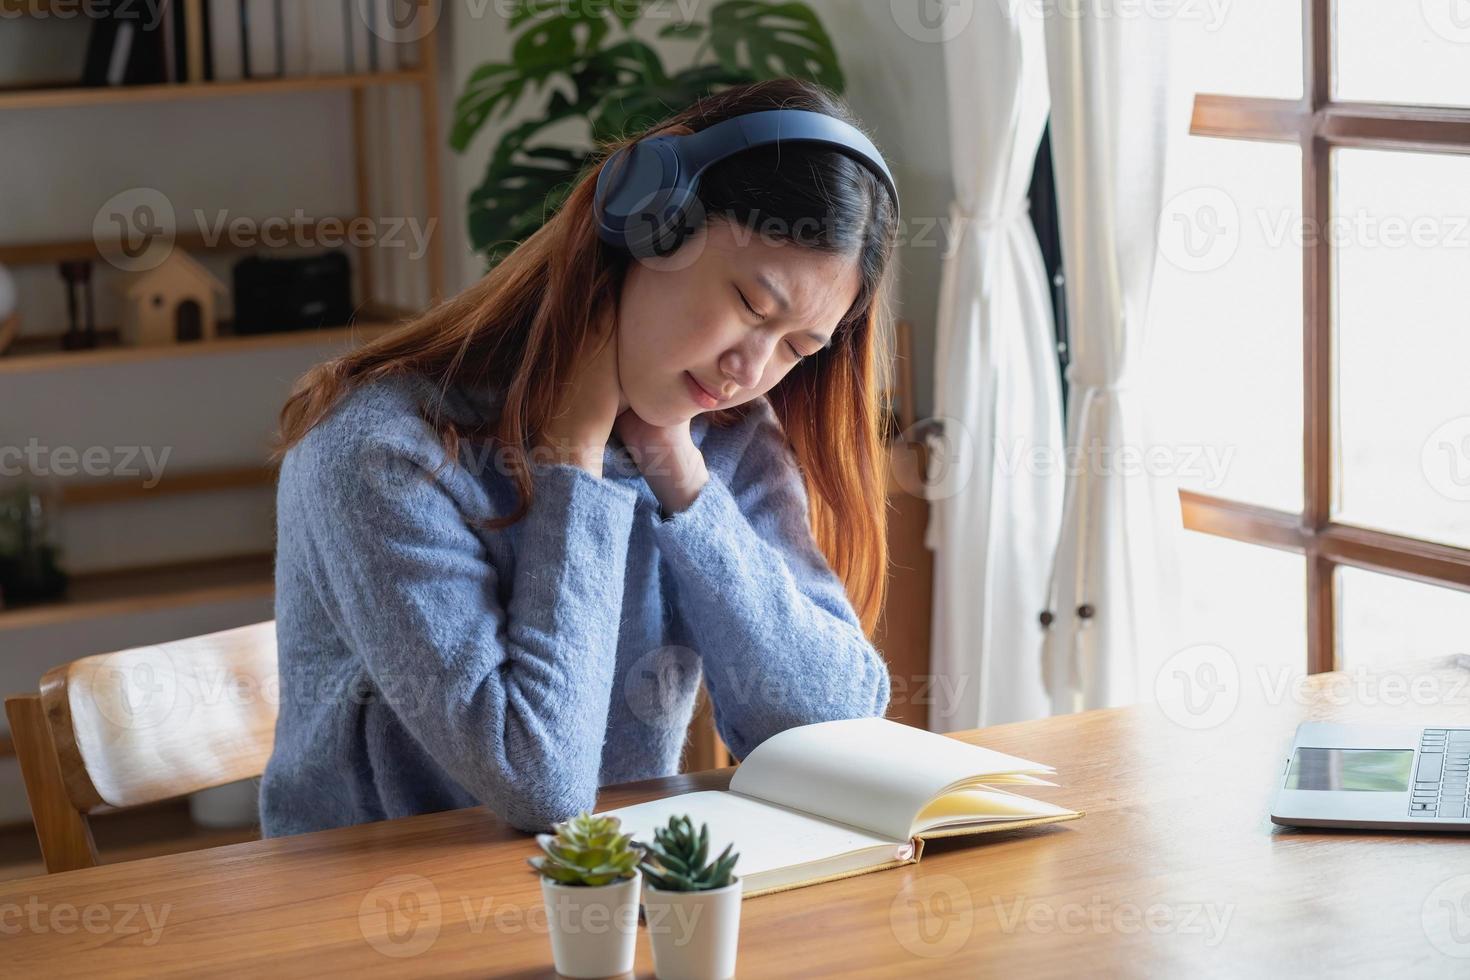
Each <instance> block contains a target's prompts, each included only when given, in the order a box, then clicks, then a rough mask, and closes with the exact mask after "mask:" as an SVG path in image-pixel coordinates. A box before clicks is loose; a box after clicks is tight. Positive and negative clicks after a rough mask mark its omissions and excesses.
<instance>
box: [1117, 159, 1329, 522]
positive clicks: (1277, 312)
mask: <svg viewBox="0 0 1470 980" xmlns="http://www.w3.org/2000/svg"><path fill="white" fill-rule="evenodd" d="M1168 185H1169V186H1167V187H1166V188H1165V191H1164V200H1165V202H1166V203H1165V206H1164V215H1163V221H1162V223H1161V225H1160V228H1159V234H1160V240H1159V249H1160V253H1161V256H1160V260H1159V262H1158V264H1157V267H1156V269H1155V272H1154V291H1153V296H1152V299H1151V303H1150V307H1149V339H1148V346H1147V357H1146V362H1147V390H1146V391H1145V398H1146V400H1147V401H1148V403H1149V411H1148V419H1149V425H1150V427H1151V438H1152V441H1153V442H1154V443H1155V444H1160V443H1161V444H1163V445H1164V447H1165V448H1166V449H1167V450H1168V451H1169V452H1170V453H1171V454H1172V456H1171V458H1172V459H1174V460H1175V461H1176V463H1177V475H1178V478H1179V484H1180V486H1181V487H1184V488H1186V489H1192V490H1199V491H1201V492H1203V493H1210V494H1215V495H1217V496H1222V497H1227V498H1230V499H1234V500H1242V501H1245V502H1248V503H1255V504H1263V505H1266V506H1269V507H1276V508H1280V509H1282V510H1287V511H1292V512H1297V511H1300V510H1301V506H1302V404H1301V403H1302V352H1301V347H1302V339H1301V338H1302V269H1301V266H1302V255H1301V239H1300V236H1299V234H1298V233H1299V230H1300V227H1301V151H1300V150H1299V149H1298V148H1297V147H1296V145H1294V144H1289V145H1288V144H1277V143H1256V142H1248V141H1244V140H1223V139H1207V138H1203V137H1197V136H1191V137H1186V138H1185V139H1183V140H1180V141H1179V143H1178V145H1177V146H1176V147H1175V148H1174V155H1173V157H1172V160H1171V164H1170V170H1169V177H1168Z"/></svg>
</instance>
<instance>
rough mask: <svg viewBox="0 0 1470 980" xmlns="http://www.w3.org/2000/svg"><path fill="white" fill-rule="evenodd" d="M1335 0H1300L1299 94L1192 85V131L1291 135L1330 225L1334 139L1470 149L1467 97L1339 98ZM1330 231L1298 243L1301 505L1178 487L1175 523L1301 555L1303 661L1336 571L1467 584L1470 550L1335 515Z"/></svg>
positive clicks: (1307, 218)
mask: <svg viewBox="0 0 1470 980" xmlns="http://www.w3.org/2000/svg"><path fill="white" fill-rule="evenodd" d="M1335 13H1336V9H1335V3H1334V2H1333V0H1303V3H1302V44H1303V51H1302V74H1303V78H1302V97H1301V98H1300V99H1296V100H1291V99H1269V98H1245V97H1237V96H1226V95H1209V94H1200V95H1196V96H1195V99H1194V113H1193V119H1192V120H1191V123H1190V127H1189V132H1190V134H1191V135H1194V136H1215V137H1222V138H1226V139H1244V140H1260V141H1268V142H1278V143H1296V144H1297V145H1298V146H1300V147H1301V151H1302V220H1303V222H1304V223H1305V227H1307V228H1322V227H1326V226H1327V220H1328V218H1329V217H1330V215H1331V207H1332V200H1331V186H1332V170H1331V162H1332V150H1333V149H1334V148H1336V147H1340V146H1346V147H1356V148H1365V147H1366V148H1370V149H1379V150H1400V151H1406V150H1407V151H1416V152H1426V153H1460V154H1470V108H1460V107H1440V106H1420V105H1393V104H1384V103H1368V102H1339V101H1335V100H1334V99H1333V95H1332V68H1333V53H1334V41H1335V38H1334V24H1335ZM1329 238H1330V236H1325V235H1308V236H1305V240H1304V242H1303V247H1302V313H1303V320H1302V325H1303V329H1302V367H1303V371H1304V378H1303V386H1302V394H1303V415H1302V421H1303V433H1302V435H1303V439H1302V452H1303V467H1302V472H1303V477H1304V487H1303V497H1302V501H1303V508H1302V512H1301V513H1299V514H1293V513H1290V512H1287V511H1279V510H1274V509H1271V508H1267V507H1259V506H1254V505H1250V504H1243V503H1240V502H1237V501H1232V500H1226V499H1224V498H1221V497H1215V496H1211V495H1208V494H1202V493H1196V492H1193V491H1187V490H1181V491H1180V493H1179V501H1180V506H1181V508H1182V511H1183V518H1184V526H1185V527H1186V528H1188V529H1189V530H1192V531H1201V532H1204V533H1206V534H1215V535H1219V536H1222V537H1226V538H1232V539H1234V540H1236V541H1243V542H1246V543H1249V544H1260V545H1266V546H1269V547H1274V548H1280V549H1284V550H1287V551H1292V552H1296V553H1298V554H1301V555H1304V556H1305V557H1306V586H1307V670H1308V671H1309V672H1310V673H1319V672H1321V671H1325V670H1332V669H1334V668H1335V667H1336V666H1337V635H1336V633H1337V610H1338V599H1337V591H1336V574H1335V573H1336V570H1337V567H1338V566H1339V565H1345V566H1350V567H1353V568H1362V569H1368V570H1370V571H1375V572H1381V573H1385V574H1389V575H1396V576H1399V577H1402V578H1409V579H1414V580H1417V581H1420V582H1424V583H1428V584H1432V585H1439V586H1448V587H1451V588H1455V589H1460V590H1463V591H1470V549H1465V548H1457V547H1452V546H1449V545H1444V544H1438V543H1434V542H1429V541H1423V540H1420V539H1417V538H1413V537H1409V536H1406V535H1399V534H1392V533H1389V532H1386V531H1379V530H1372V529H1369V528H1363V527H1356V526H1353V525H1349V524H1340V523H1337V522H1335V521H1333V520H1332V479H1333V468H1332V458H1333V444H1332V440H1333V437H1334V434H1333V431H1332V411H1331V409H1332V398H1333V388H1332V386H1333V377H1332V364H1333V357H1332V353H1333V351H1332V335H1333V302H1332V301H1333V282H1332V263H1333V251H1332V246H1331V243H1330V241H1329Z"/></svg>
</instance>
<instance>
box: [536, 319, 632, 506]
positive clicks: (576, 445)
mask: <svg viewBox="0 0 1470 980" xmlns="http://www.w3.org/2000/svg"><path fill="white" fill-rule="evenodd" d="M590 344H591V345H592V347H593V350H592V353H591V356H589V357H588V358H586V359H585V360H584V361H582V362H581V363H580V364H578V365H577V367H576V368H575V369H574V370H573V371H572V377H571V378H570V380H569V381H568V382H567V383H566V384H565V385H564V387H563V389H562V393H561V397H560V398H559V399H558V401H557V406H556V410H555V413H554V415H553V417H552V418H551V419H549V420H548V421H547V423H546V425H545V427H544V428H543V429H542V431H541V432H540V433H538V434H537V438H536V446H537V448H538V450H540V451H539V452H538V453H537V456H543V455H545V453H546V452H547V451H549V452H550V454H551V455H552V457H553V459H554V460H555V461H556V462H561V463H570V464H571V465H573V466H579V467H581V468H582V469H584V470H586V471H587V472H589V473H591V474H592V475H593V476H596V477H601V476H602V475H603V474H602V457H603V454H604V452H605V451H606V449H607V441H608V439H609V438H610V437H611V436H612V431H613V424H614V422H616V420H617V417H618V412H619V411H621V409H622V404H623V388H622V383H621V381H620V380H619V377H618V337H617V327H616V324H615V322H613V321H612V318H609V323H608V324H607V325H605V326H603V328H602V329H601V331H600V332H599V333H598V334H596V335H595V336H594V337H593V338H592V340H591V341H590Z"/></svg>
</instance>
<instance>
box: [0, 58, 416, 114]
mask: <svg viewBox="0 0 1470 980" xmlns="http://www.w3.org/2000/svg"><path fill="white" fill-rule="evenodd" d="M427 77H428V76H427V75H426V73H425V72H424V71H423V70H422V69H417V68H415V69H403V70H400V71H380V72H360V73H357V74H353V75H301V76H297V77H293V78H252V79H246V80H244V81H238V82H174V83H172V84H167V85H94V86H86V85H73V86H54V85H51V86H45V87H40V88H9V89H0V110H3V109H58V108H71V107H75V106H91V105H118V104H120V103H140V102H177V101H182V100H185V99H219V98H236V97H238V96H242V95H281V94H284V93H293V92H327V91H332V90H335V89H365V88H372V87H374V86H379V85H418V84H421V83H423V82H424V81H425V80H426V79H427Z"/></svg>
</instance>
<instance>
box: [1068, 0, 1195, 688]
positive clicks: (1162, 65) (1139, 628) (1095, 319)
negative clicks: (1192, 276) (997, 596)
mask: <svg viewBox="0 0 1470 980" xmlns="http://www.w3.org/2000/svg"><path fill="white" fill-rule="evenodd" d="M1059 9H1060V10H1061V11H1063V13H1052V14H1050V15H1048V16H1046V17H1045V18H1044V21H1045V27H1046V49H1047V65H1048V73H1049V76H1050V81H1051V101H1052V115H1051V139H1052V151H1053V154H1054V156H1055V162H1056V173H1057V203H1058V208H1059V211H1060V218H1061V232H1062V265H1063V268H1064V270H1065V274H1066V277H1067V283H1066V289H1067V306H1068V320H1069V326H1070V338H1069V339H1070V344H1071V364H1070V366H1069V368H1068V392H1069V396H1068V397H1069V401H1068V406H1067V447H1068V457H1067V458H1068V467H1067V470H1068V474H1067V488H1066V503H1065V507H1064V514H1063V519H1062V532H1061V537H1060V539H1059V541H1058V544H1057V548H1056V554H1055V558H1054V566H1053V571H1052V576H1051V578H1052V585H1051V588H1050V590H1049V592H1050V602H1049V603H1048V604H1047V609H1048V610H1049V611H1050V613H1051V615H1052V616H1053V617H1054V620H1053V621H1052V623H1051V625H1050V627H1049V628H1048V629H1047V631H1046V634H1045V639H1044V641H1043V645H1042V646H1043V648H1042V662H1043V673H1044V677H1045V683H1046V688H1047V691H1048V692H1049V694H1050V697H1051V707H1052V710H1053V711H1054V712H1057V713H1060V712H1066V711H1077V710H1082V709H1087V708H1097V707H1105V706H1111V705H1118V704H1125V703H1128V702H1132V701H1137V700H1140V699H1146V698H1148V697H1151V696H1152V694H1153V691H1154V676H1153V672H1154V671H1155V670H1156V669H1157V667H1158V665H1159V664H1160V663H1161V662H1162V660H1163V659H1164V658H1166V657H1167V655H1168V653H1169V652H1170V651H1169V647H1170V646H1171V645H1172V643H1173V642H1174V636H1175V632H1174V630H1175V626H1174V621H1173V616H1174V613H1175V609H1176V607H1177V601H1176V599H1175V593H1174V589H1175V583H1177V581H1178V576H1177V574H1175V572H1174V569H1176V568H1177V556H1176V555H1175V554H1174V549H1175V548H1176V547H1177V542H1178V540H1179V535H1180V533H1181V532H1182V528H1181V526H1180V516H1179V500H1178V495H1177V489H1176V485H1175V481H1174V480H1173V479H1171V478H1169V477H1168V476H1167V473H1166V472H1162V474H1161V470H1162V471H1166V469H1167V468H1161V467H1159V466H1158V465H1157V456H1154V455H1151V453H1156V452H1157V451H1159V450H1162V451H1164V452H1167V447H1158V446H1150V445H1149V443H1148V429H1147V425H1146V419H1145V412H1144V405H1143V402H1142V390H1141V389H1142V386H1141V384H1140V383H1139V382H1140V379H1139V377H1138V372H1139V371H1140V370H1141V368H1142V366H1143V358H1142V351H1143V345H1144V339H1145V338H1144V325H1145V320H1146V312H1147V308H1148V296H1149V288H1150V286H1151V284H1152V280H1153V269H1154V259H1155V255H1156V253H1157V245H1158V223H1159V215H1160V211H1161V208H1162V200H1161V197H1162V193H1163V186H1164V180H1163V175H1164V165H1165V146H1166V141H1167V136H1168V130H1169V128H1170V127H1171V126H1176V125H1180V124H1182V121H1181V114H1180V112H1179V106H1180V104H1181V102H1180V101H1179V99H1178V97H1177V93H1171V92H1170V85H1169V65H1168V57H1169V43H1168V41H1169V19H1168V18H1166V17H1160V16H1151V15H1149V14H1148V13H1147V12H1146V11H1141V10H1135V12H1134V14H1135V15H1134V16H1123V15H1121V13H1120V11H1119V10H1110V9H1105V8H1104V7H1102V6H1099V5H1096V4H1068V3H1063V4H1062V5H1061V6H1060V8H1059ZM1153 474H1161V475H1153Z"/></svg>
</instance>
